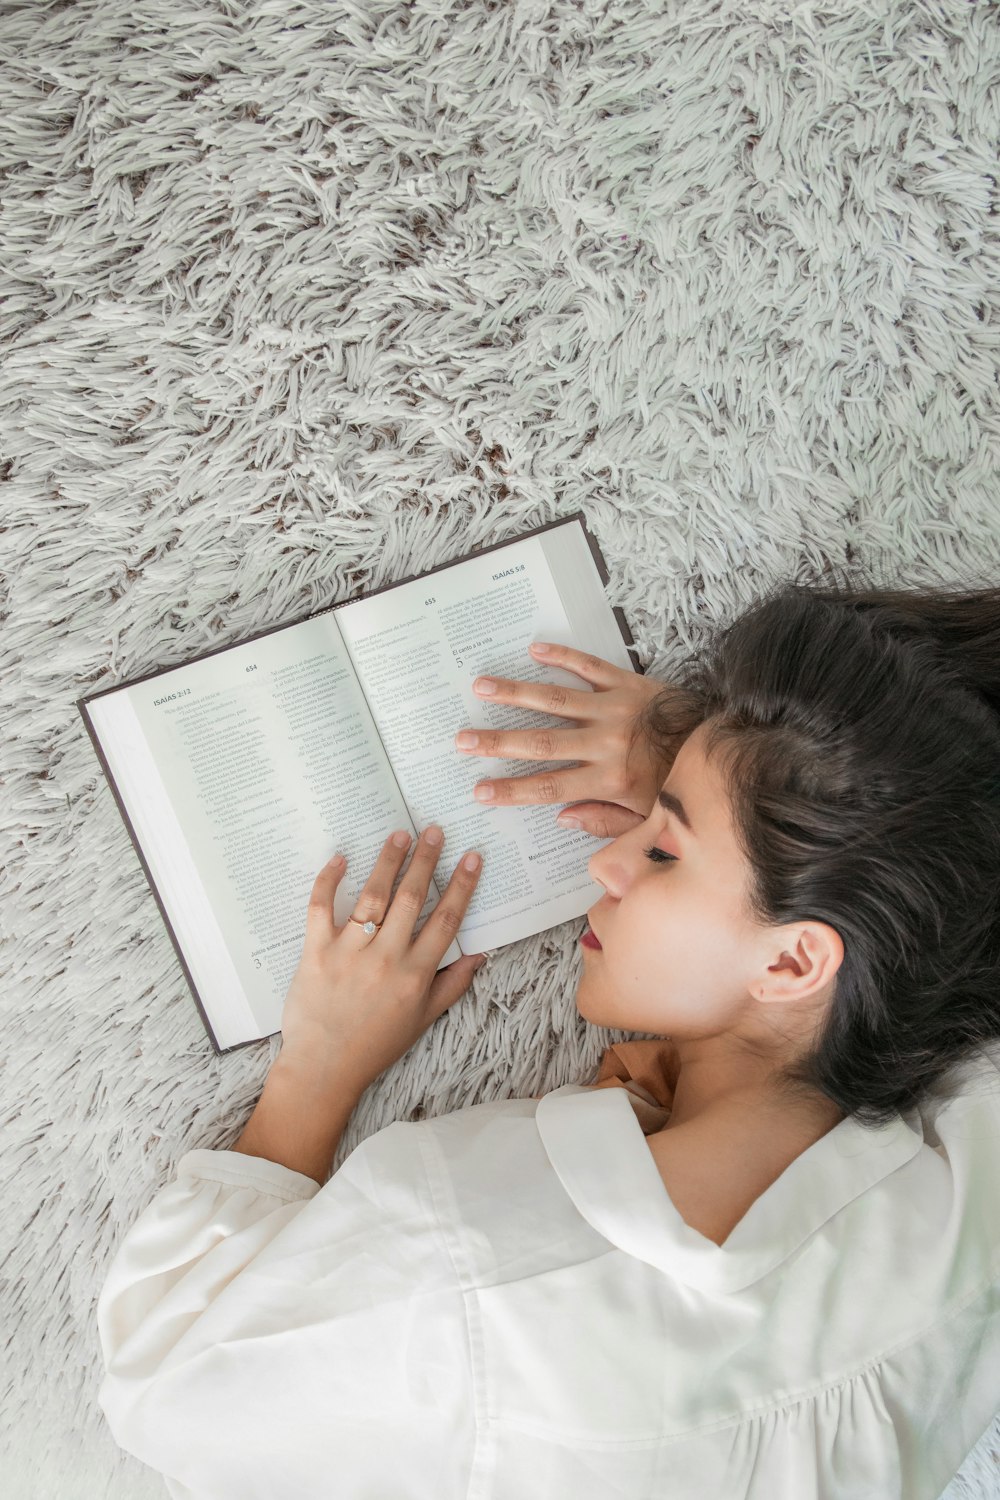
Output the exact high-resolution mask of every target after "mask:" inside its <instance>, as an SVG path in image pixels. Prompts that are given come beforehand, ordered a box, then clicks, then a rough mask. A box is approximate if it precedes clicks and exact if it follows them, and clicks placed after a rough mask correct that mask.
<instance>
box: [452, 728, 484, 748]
mask: <svg viewBox="0 0 1000 1500" xmlns="http://www.w3.org/2000/svg"><path fill="white" fill-rule="evenodd" d="M455 744H456V745H457V746H458V748H459V750H475V748H476V746H477V745H478V744H479V736H478V734H472V733H471V731H470V730H468V729H463V730H462V732H461V734H456V736H455Z"/></svg>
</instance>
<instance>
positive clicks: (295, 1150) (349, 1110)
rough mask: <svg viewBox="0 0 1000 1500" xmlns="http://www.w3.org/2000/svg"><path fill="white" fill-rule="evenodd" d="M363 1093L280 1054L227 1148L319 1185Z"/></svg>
mask: <svg viewBox="0 0 1000 1500" xmlns="http://www.w3.org/2000/svg"><path fill="white" fill-rule="evenodd" d="M363 1092H364V1090H363V1089H359V1088H358V1086H357V1084H356V1082H354V1081H353V1080H352V1079H350V1078H348V1077H346V1076H345V1077H342V1078H341V1077H333V1076H330V1075H329V1074H328V1073H326V1072H325V1071H324V1072H323V1073H320V1072H319V1071H317V1070H316V1069H315V1068H314V1067H313V1066H312V1065H311V1064H310V1063H309V1062H308V1061H307V1060H306V1059H299V1058H296V1057H293V1056H291V1055H290V1054H286V1053H284V1052H281V1053H279V1054H278V1057H277V1058H276V1059H275V1061H274V1062H273V1063H272V1065H271V1071H270V1072H269V1073H268V1075H267V1078H266V1079H265V1080H264V1088H263V1091H262V1093H261V1096H260V1098H259V1099H258V1101H257V1104H256V1106H255V1108H254V1111H253V1113H252V1115H251V1116H250V1119H249V1120H248V1121H247V1124H246V1127H245V1128H244V1130H243V1132H242V1134H241V1135H240V1137H239V1139H238V1140H237V1141H236V1142H235V1144H234V1145H233V1146H231V1147H230V1150H232V1151H240V1152H242V1153H243V1154H244V1155H246V1156H260V1157H263V1158H264V1159H265V1160H266V1161H273V1162H277V1163H278V1164H279V1165H280V1166H283V1167H288V1168H289V1169H290V1170H291V1171H293V1172H301V1173H303V1175H304V1176H306V1177H311V1178H312V1179H313V1181H314V1182H318V1183H319V1185H320V1187H322V1186H323V1184H324V1183H325V1182H326V1179H327V1177H328V1176H329V1175H330V1168H331V1167H332V1165H333V1159H334V1157H335V1156H336V1154H337V1147H338V1146H339V1145H340V1139H341V1136H342V1135H343V1133H344V1130H345V1129H346V1127H347V1123H348V1121H349V1120H350V1118H351V1115H352V1114H353V1113H354V1107H355V1105H356V1104H357V1102H358V1100H359V1099H360V1097H361V1095H362V1093H363Z"/></svg>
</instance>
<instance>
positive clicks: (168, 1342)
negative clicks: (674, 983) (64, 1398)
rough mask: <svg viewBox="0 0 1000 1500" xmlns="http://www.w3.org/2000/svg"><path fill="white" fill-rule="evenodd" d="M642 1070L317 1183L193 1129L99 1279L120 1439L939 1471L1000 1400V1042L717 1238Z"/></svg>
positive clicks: (445, 1468)
mask: <svg viewBox="0 0 1000 1500" xmlns="http://www.w3.org/2000/svg"><path fill="white" fill-rule="evenodd" d="M638 1045H642V1044H638ZM611 1050H614V1049H611ZM618 1050H619V1051H624V1050H626V1049H624V1048H619V1049H618ZM606 1056H607V1054H606ZM602 1068H603V1064H602ZM978 1076H979V1078H980V1080H982V1079H983V1077H984V1074H983V1072H982V1070H980V1073H979V1075H978ZM649 1097H650V1096H649V1095H648V1094H647V1093H645V1091H643V1090H642V1089H641V1088H634V1087H630V1086H629V1085H628V1084H627V1083H626V1084H625V1085H624V1086H618V1087H606V1086H604V1085H594V1084H591V1085H579V1084H567V1085H566V1086H565V1087H563V1088H558V1089H556V1090H554V1092H552V1093H550V1094H547V1095H545V1096H544V1097H543V1098H542V1099H541V1100H537V1101H536V1100H534V1099H513V1100H503V1101H498V1102H494V1103H487V1104H479V1105H475V1106H472V1107H470V1108H467V1109H461V1110H458V1111H456V1112H454V1113H452V1114H446V1115H442V1116H440V1117H439V1118H437V1119H425V1120H423V1121H420V1122H417V1123H402V1122H400V1123H397V1124H393V1125H390V1126H388V1127H387V1128H386V1129H384V1130H380V1131H378V1132H377V1133H376V1134H375V1135H372V1136H370V1137H369V1138H368V1139H367V1140H366V1141H364V1142H363V1143H362V1144H361V1145H360V1146H358V1147H357V1149H356V1150H355V1151H353V1152H352V1154H351V1155H350V1156H349V1157H348V1158H347V1160H346V1161H345V1162H344V1164H343V1165H342V1166H341V1167H340V1169H339V1170H338V1171H337V1172H336V1173H335V1174H334V1175H333V1176H332V1177H331V1178H330V1180H329V1182H327V1183H326V1185H325V1186H324V1187H323V1188H320V1187H319V1186H318V1185H317V1184H316V1183H315V1182H314V1181H312V1179H311V1178H308V1177H305V1176H303V1175H302V1174H300V1173H298V1172H293V1171H291V1170H290V1169H288V1168H287V1167H283V1166H279V1165H277V1164H276V1163H274V1162H270V1161H266V1160H264V1159H263V1158H258V1157H250V1156H245V1155H243V1154H241V1153H239V1152H234V1151H209V1150H194V1151H189V1152H188V1153H187V1154H186V1155H185V1156H183V1157H182V1158H181V1160H180V1162H179V1164H178V1167H177V1172H176V1177H175V1179H174V1180H172V1181H171V1182H170V1183H168V1184H167V1185H166V1186H165V1187H163V1188H162V1189H161V1190H160V1191H159V1193H158V1194H157V1195H156V1197H155V1198H154V1199H153V1200H152V1202H151V1203H150V1204H149V1206H148V1207H147V1208H146V1209H145V1211H144V1212H143V1213H142V1214H141V1215H140V1217H139V1218H138V1220H137V1221H136V1223H135V1224H134V1226H133V1227H132V1229H131V1230H130V1231H129V1233H128V1234H127V1235H126V1237H125V1239H124V1240H123V1242H122V1243H121V1245H120V1247H119V1249H118V1251H117V1254H116V1256H115V1258H114V1260H113V1262H112V1265H111V1268H110V1272H109V1274H108V1277H107V1280H106V1283H105V1285H104V1287H103V1290H102V1292H101V1296H100V1300H99V1303H98V1310H97V1315H98V1326H99V1332H100V1339H101V1345H102V1349H103V1354H104V1360H105V1365H106V1370H107V1373H106V1376H105V1379H104V1381H103V1383H102V1385H101V1388H100V1392H99V1397H98V1400H99V1404H100V1406H101V1408H102V1410H103V1411H104V1413H105V1416H106V1418H107V1420H108V1423H109V1425H110V1428H111V1431H112V1433H113V1435H114V1437H115V1439H116V1440H117V1442H118V1443H119V1444H120V1445H121V1446H122V1447H123V1448H125V1449H127V1450H128V1451H129V1452H131V1453H133V1454H135V1455H136V1456H137V1457H138V1458H140V1459H142V1460H143V1461H144V1462H145V1463H147V1464H149V1465H151V1466H152V1467H153V1468H155V1469H157V1470H160V1471H161V1472H162V1473H163V1475H164V1476H165V1477H166V1485H167V1491H168V1493H169V1494H170V1496H172V1497H174V1500H312V1497H317V1500H319V1497H323V1500H329V1497H331V1496H336V1497H337V1500H459V1497H461V1500H568V1497H573V1500H612V1497H628V1500H744V1497H746V1500H791V1497H794V1500H897V1497H898V1500H938V1497H939V1496H940V1494H941V1492H942V1490H944V1489H945V1488H946V1486H947V1484H948V1482H949V1480H950V1479H951V1478H952V1477H953V1476H954V1474H955V1473H956V1472H957V1470H958V1469H959V1468H960V1467H961V1466H962V1464H963V1462H964V1460H965V1458H966V1456H967V1454H968V1453H969V1452H970V1451H971V1449H972V1448H973V1447H974V1446H975V1445H976V1443H977V1441H978V1440H979V1438H980V1436H981V1435H982V1433H983V1432H984V1431H985V1430H986V1428H987V1427H988V1426H989V1425H990V1422H991V1420H992V1418H993V1416H994V1414H995V1412H996V1410H997V1406H998V1405H1000V1316H998V1315H1000V1192H998V1191H997V1189H998V1184H1000V1067H998V1065H997V1062H995V1061H991V1062H988V1064H987V1068H986V1071H985V1082H980V1083H979V1085H978V1087H977V1089H976V1090H975V1091H974V1092H972V1093H958V1094H955V1095H953V1096H949V1098H947V1099H946V1100H945V1101H944V1102H943V1103H939V1104H937V1105H935V1107H934V1109H933V1110H929V1111H928V1110H924V1111H923V1112H922V1113H921V1112H917V1111H913V1112H911V1113H909V1114H907V1115H906V1116H903V1115H898V1116H897V1117H896V1118H895V1119H894V1121H893V1122H892V1123H891V1124H890V1125H889V1126H888V1127H886V1128H885V1129H883V1130H880V1131H878V1132H874V1133H873V1132H871V1131H869V1130H864V1129H862V1128H861V1127H860V1126H858V1125H857V1124H856V1123H855V1122H854V1121H852V1120H850V1119H845V1120H843V1121H841V1122H840V1124H838V1125H837V1126H835V1127H834V1128H833V1129H832V1130H831V1131H829V1132H828V1133H827V1134H826V1135H825V1136H823V1137H822V1138H821V1139H820V1140H818V1141H817V1142H815V1143H814V1144H813V1145H812V1146H810V1147H809V1148H808V1149H807V1150H806V1151H805V1152H804V1153H803V1154H802V1155H801V1156H799V1157H798V1158H797V1159H796V1160H795V1161H793V1162H792V1164H791V1165H790V1166H789V1167H788V1168H787V1169H786V1170H785V1171H784V1172H783V1173H782V1175H781V1176H780V1177H779V1178H778V1179H777V1181H775V1182H774V1183H773V1184H772V1185H771V1186H770V1187H769V1188H768V1189H767V1190H766V1191H765V1192H764V1193H763V1194H762V1196H761V1197H760V1198H758V1199H757V1200H756V1201H755V1202H754V1203H753V1204H752V1206H751V1207H750V1209H749V1210H748V1212H747V1213H746V1215H745V1216H744V1218H743V1219H742V1220H741V1221H740V1222H739V1224H737V1226H736V1228H735V1229H734V1230H733V1232H732V1234H731V1235H730V1236H729V1237H728V1239H727V1240H726V1241H725V1243H724V1244H723V1245H721V1246H719V1245H716V1244H715V1243H713V1242H712V1241H711V1240H709V1239H707V1238H705V1237H704V1236H703V1235H701V1234H699V1233H698V1232H697V1231H696V1230H694V1229H692V1228H690V1227H689V1226H688V1225H687V1224H686V1223H685V1222H684V1221H683V1219H681V1217H680V1215H679V1214H678V1212H677V1210H676V1209H675V1207H674V1205H673V1202H672V1200H671V1198H670V1196H669V1193H668V1192H667V1190H666V1188H665V1186H664V1183H663V1181H662V1179H661V1177H660V1175H659V1173H658V1171H657V1169H656V1165H655V1162H654V1161H653V1158H652V1155H651V1153H650V1151H649V1148H648V1146H647V1144H646V1141H645V1139H644V1128H647V1129H648V1124H647V1126H646V1127H644V1126H643V1124H642V1123H640V1122H641V1120H643V1119H644V1118H647V1120H648V1116H647V1115H646V1114H645V1111H646V1109H647V1106H646V1105H644V1104H643V1103H642V1102H641V1101H642V1099H648V1098H649Z"/></svg>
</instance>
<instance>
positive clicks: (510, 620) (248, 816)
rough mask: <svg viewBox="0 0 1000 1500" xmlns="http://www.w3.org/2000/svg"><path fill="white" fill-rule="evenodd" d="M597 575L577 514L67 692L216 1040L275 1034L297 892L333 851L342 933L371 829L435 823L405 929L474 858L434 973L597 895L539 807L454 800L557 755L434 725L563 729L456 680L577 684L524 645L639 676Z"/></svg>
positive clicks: (374, 834) (415, 830)
mask: <svg viewBox="0 0 1000 1500" xmlns="http://www.w3.org/2000/svg"><path fill="white" fill-rule="evenodd" d="M607 581H608V572H607V568H606V566H605V564H604V559H603V556H602V555H601V552H600V548H599V547H598V545H597V542H596V540H595V539H594V537H593V535H592V534H591V533H590V532H589V531H588V530H587V527H586V524H585V522H584V520H583V517H582V515H581V513H579V512H577V513H576V514H575V515H573V516H571V517H570V518H569V519H568V520H566V521H558V522H553V523H551V524H550V525H547V526H541V527H538V528H537V529H536V530H534V531H532V532H529V533H528V534H527V535H525V536H524V537H522V538H519V539H518V540H517V541H513V542H502V543H499V544H498V545H496V546H493V547H487V548H484V549H482V550H481V551H478V552H475V553H472V554H470V555H469V556H467V557H463V558H460V559H458V560H457V561H454V562H450V563H444V564H443V565H442V566H440V567H437V568H432V569H430V570H429V571H428V572H427V573H422V574H419V575H417V576H416V577H414V578H410V579H405V580H403V581H402V582H400V583H394V584H389V585H387V586H385V587H384V588H380V589H376V590H374V591H373V592H372V593H369V594H367V595H365V596H364V597H362V598H358V599H352V600H348V601H345V602H343V603H341V604H335V605H333V606H332V607H331V608H328V609H324V610H321V611H320V612H319V613H318V614H314V615H310V616H308V617H307V618H306V619H304V620H300V621H297V622H294V623H292V624H285V625H278V626H275V627H273V628H271V629H270V630H265V631H263V632H261V633H259V634H257V635H255V636H252V637H250V638H249V639H247V640H245V641H242V642H240V643H238V644H237V645H232V646H223V647H219V648H216V649H215V650H212V651H208V652H206V653H204V654H203V655H201V656H199V657H196V658H195V659H194V660H192V661H190V662H187V663H186V664H185V665H183V666H179V667H169V668H165V669H164V670H162V671H158V672H152V673H149V674H148V675H147V676H145V677H141V678H139V679H137V680H136V681H135V682H132V683H129V684H125V685H123V686H118V687H114V688H106V689H104V690H103V691H102V692H99V693H94V694H92V695H91V696H89V697H87V698H81V699H78V700H77V707H78V708H79V710H80V712H81V714H82V715H83V719H84V723H85V724H86V726H87V729H88V732H89V733H90V736H91V739H92V740H93V743H94V748H95V750H96V751H97V755H98V757H99V759H100V761H101V765H102V767H103V769H104V771H105V774H106V775H107V777H108V780H109V782H110V784H111V788H112V791H113V792H114V795H115V798H116V801H117V803H118V807H119V810H120V812H121V815H122V817H123V819H124V820H125V824H126V827H127V828H128V831H129V834H130V836H131V839H132V842H133V844H134V846H135V850H136V853H137V854H138V856H139V860H140V863H141V864H142V868H143V870H144V871H145V873H146V877H147V879H148V880H149V883H150V886H151V888H152V891H153V894H154V896H155V897H156V900H157V903H158V905H159V908H160V911H161V913H162V915H163V919H164V921H165V923H166V925H167V930H168V932H169V934H170V937H171V940H172V942H173V944H174V947H175V949H176V950H177V956H178V958H179V959H180V962H181V966H182V968H183V970H184V974H185V976H186V978H187V981H188V984H189V985H190V987H191V991H192V993H193V995H194V998H195V1001H196V1003H197V1005H198V1009H199V1011H200V1013H201V1017H202V1020H203V1021H204V1023H205V1026H206V1029H207V1031H208V1034H209V1036H210V1038H211V1040H212V1043H213V1045H214V1047H215V1050H216V1052H219V1053H222V1052H226V1051H229V1050H231V1049H232V1048H233V1047H238V1046H243V1045H245V1044H246V1043H248V1042H252V1041H258V1040H260V1039H261V1038H264V1037H269V1036H272V1035H274V1034H275V1033H276V1032H277V1031H278V1030H280V1025H281V1012H282V1008H283V1005H284V1000H285V996H286V994H287V992H288V987H289V985H290V983H291V981H292V976H293V975H294V973H295V970H296V969H297V967H298V963H299V959H300V957H301V954H302V945H303V941H304V938H305V914H306V907H307V904H308V901H309V893H310V891H311V889H312V885H313V882H314V881H315V879H316V876H317V875H318V874H319V871H320V870H321V869H322V868H323V866H324V865H325V864H326V862H327V861H328V860H329V859H330V857H331V856H332V855H333V854H334V853H335V852H336V851H337V850H338V849H339V850H340V851H342V852H343V853H344V854H345V855H346V856H347V869H346V871H345V873H344V875H343V876H342V877H341V881H340V886H339V888H338V890H337V895H336V900H335V904H334V921H335V922H336V923H337V925H338V926H342V925H343V924H344V923H345V922H346V921H347V919H348V917H349V916H350V915H351V913H352V912H353V910H354V908H355V905H356V903H357V898H358V895H359V893H360V891H361V889H362V887H363V886H364V885H365V883H366V881H367V880H368V878H369V876H370V875H371V872H372V869H373V867H374V864H375V860H376V858H377V857H378V854H379V851H380V850H381V848H382V845H383V844H384V842H385V840H386V839H387V838H388V836H389V834H390V833H391V832H392V830H393V829H394V828H409V829H410V831H411V833H412V834H413V836H414V839H416V838H417V837H418V836H419V834H420V832H421V831H422V830H423V829H424V828H426V826H427V825H428V824H429V823H439V824H440V825H441V827H442V828H443V830H444V834H445V842H444V847H443V850H442V852H441V855H440V857H439V859H438V864H437V869H436V871H435V876H434V878H433V879H432V881H431V885H430V889H429V891H428V897H427V902H426V904H425V907H424V910H423V911H422V912H421V913H420V916H419V917H418V919H417V922H416V926H415V931H416V932H419V931H420V930H421V928H422V927H423V924H424V922H425V921H426V920H427V918H428V916H429V915H430V913H431V912H432V911H433V909H434V907H435V906H436V904H437V902H438V900H439V898H440V895H441V894H442V893H443V891H444V889H445V887H446V886H447V884H448V881H449V879H450V877H451V874H452V871H453V870H454V867H455V865H456V863H457V861H458V859H459V858H460V856H461V855H462V853H463V852H464V851H465V850H466V849H468V848H474V849H478V850H479V852H480V853H481V855H482V858H483V863H482V867H481V870H480V875H479V882H478V885H477V887H476V890H475V892H474V894H473V896H472V899H471V901H470V903H469V906H468V909H467V911H466V916H465V921H464V922H463V924H462V927H461V928H460V929H459V932H458V934H457V937H456V939H455V941H454V942H453V943H452V945H451V947H450V948H449V949H448V952H447V953H446V954H445V955H444V958H443V959H442V961H441V964H440V967H441V968H444V967H445V965H447V964H450V963H454V962H455V960H456V959H458V958H460V957H461V956H462V954H463V953H480V952H484V951H488V950H490V949H493V948H499V947H503V946H504V945H505V944H507V943H513V942H516V941H517V940H518V939H519V938H524V937H530V936H531V935H532V934H533V933H536V932H542V931H544V930H545V929H546V928H549V927H553V926H555V925H556V924H557V923H559V922H565V921H568V920H570V919H571V918H573V917H578V916H582V915H583V913H584V912H585V911H586V910H587V908H588V907H590V906H593V904H594V902H595V901H597V900H598V899H599V898H600V896H601V895H602V893H603V888H602V887H601V886H598V885H597V884H596V883H595V882H594V881H593V880H591V878H590V876H589V875H588V873H587V862H588V860H589V858H590V856H591V854H593V852H594V849H595V847H600V846H595V843H594V840H593V838H592V837H591V836H590V835H587V834H583V833H580V832H578V831H574V830H566V829H561V828H558V827H557V826H556V823H555V817H556V814H557V811H558V809H557V808H556V807H555V806H553V805H551V804H546V805H544V806H530V807H493V808H491V807H490V806H489V805H480V804H479V803H477V802H476V801H475V800H474V798H473V795H472V788H473V787H474V786H475V784H476V783H477V782H478V781H482V780H484V779H488V778H489V777H490V776H504V777H507V776H519V775H527V774H530V775H535V774H537V773H538V772H539V771H542V770H546V769H561V768H565V766H566V764H567V763H566V762H564V761H552V762H546V763H545V764H538V763H532V764H531V765H528V764H527V763H526V762H523V761H509V760H499V759H488V758H486V757H483V756H467V755H466V756H463V755H462V754H461V753H460V752H459V751H458V750H456V749H455V744H454V737H455V734H456V733H457V732H458V730H459V729H461V728H462V727H464V726H469V727H472V728H497V729H527V728H532V727H535V726H539V725H546V726H548V727H554V725H555V724H556V723H558V724H559V725H560V727H563V728H565V727H569V726H568V724H567V721H566V720H563V719H558V720H556V719H555V718H554V716H552V715H550V714H545V713H538V712H527V711H525V710H519V709H515V708H511V707H509V706H508V707H504V705H502V704H495V705H491V704H490V703H489V702H487V701H486V700H485V699H481V698H478V697H477V696H476V695H475V694H474V693H473V691H472V682H473V680H474V679H475V678H476V677H478V676H486V675H491V674H492V675H496V676H500V677H507V678H518V679H521V680H526V681H531V680H534V681H546V682H559V683H562V684H564V685H565V686H567V687H573V688H577V689H580V690H583V691H587V690H588V689H587V684H586V683H585V682H584V681H583V680H582V678H579V677H577V676H575V674H573V673H570V672H566V671H564V670H560V669H558V668H552V667H547V666H543V665H542V664H541V662H539V661H536V660H535V658H534V657H532V656H531V654H530V653H529V651H528V646H529V644H530V642H531V641H534V640H543V641H556V642H561V643H563V644H565V645H568V646H573V647H575V648H577V649H578V650H581V651H590V652H593V653H595V654H596V655H598V656H602V657H604V658H605V660H607V661H610V662H613V663H614V664H615V665H616V666H621V667H624V668H625V669H626V670H629V669H631V670H635V671H639V672H641V671H642V668H641V666H639V664H638V663H637V662H635V661H633V659H632V657H631V656H630V655H629V648H632V649H633V650H634V645H633V640H632V635H631V632H630V630H629V628H628V625H627V623H626V621H625V616H624V614H623V612H622V611H621V609H619V608H617V607H615V608H612V606H611V604H610V603H609V601H608V598H607V595H606V593H605V591H604V585H605V584H606V583H607ZM573 764H576V763H575V762H574V763H573ZM606 842H608V841H606ZM412 847H413V846H412V845H411V849H412ZM403 868H404V870H405V869H408V868H409V856H408V857H407V860H406V861H405V862H404V866H403Z"/></svg>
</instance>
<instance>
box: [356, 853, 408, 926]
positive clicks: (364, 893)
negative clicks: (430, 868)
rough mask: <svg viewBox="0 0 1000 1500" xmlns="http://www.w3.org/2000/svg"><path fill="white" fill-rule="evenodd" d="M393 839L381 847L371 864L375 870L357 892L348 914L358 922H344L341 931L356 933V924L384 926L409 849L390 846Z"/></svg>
mask: <svg viewBox="0 0 1000 1500" xmlns="http://www.w3.org/2000/svg"><path fill="white" fill-rule="evenodd" d="M401 831H402V830H401ZM394 838H395V835H394V834H390V835H389V837H388V838H387V839H386V841H385V843H384V844H383V845H382V849H381V852H380V854H379V856H378V859H377V860H376V861H375V868H374V869H373V870H372V873H371V874H370V875H369V877H368V879H367V880H366V881H365V884H364V886H363V887H362V889H361V890H360V891H359V893H358V899H357V901H356V902H355V905H354V910H353V911H352V912H351V916H352V917H357V919H358V921H357V922H345V924H344V927H345V930H346V929H347V928H353V929H354V930H355V931H357V932H360V931H361V928H360V927H359V926H358V922H368V921H372V922H379V923H383V924H384V922H385V916H386V914H387V913H388V912H389V911H390V910H391V909H392V908H391V905H390V903H391V902H392V887H393V884H394V882H395V880H396V876H397V875H398V874H399V871H400V867H401V866H402V863H403V861H404V859H405V858H406V851H407V849H408V848H409V847H410V845H409V842H407V843H406V844H405V845H403V846H400V845H398V844H396V843H394ZM365 941H366V942H371V941H372V939H371V938H366V939H365Z"/></svg>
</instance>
